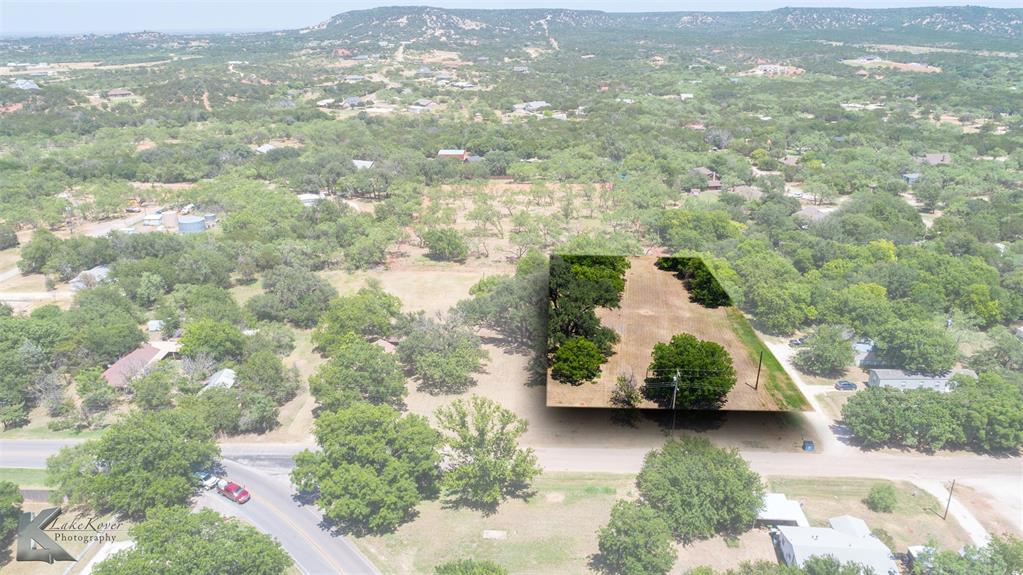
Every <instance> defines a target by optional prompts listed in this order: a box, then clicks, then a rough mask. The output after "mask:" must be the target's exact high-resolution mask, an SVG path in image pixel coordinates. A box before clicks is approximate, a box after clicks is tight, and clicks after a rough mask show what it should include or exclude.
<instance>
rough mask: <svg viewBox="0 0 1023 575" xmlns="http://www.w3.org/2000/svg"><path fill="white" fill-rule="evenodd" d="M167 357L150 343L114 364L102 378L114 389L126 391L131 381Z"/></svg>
mask: <svg viewBox="0 0 1023 575" xmlns="http://www.w3.org/2000/svg"><path fill="white" fill-rule="evenodd" d="M165 355H167V354H166V352H164V351H163V350H161V349H159V348H157V347H155V346H153V345H150V344H148V343H147V344H144V345H142V346H141V347H139V348H137V349H135V350H133V351H132V352H131V353H129V354H128V355H126V356H124V357H122V358H121V359H119V360H117V361H116V362H114V364H113V365H111V366H110V367H108V368H107V370H106V371H104V372H103V375H102V377H103V379H105V380H107V383H109V384H110V385H111V386H112V387H115V388H117V389H125V388H127V387H128V384H130V383H131V380H133V379H135V378H136V377H138V376H140V375H142V374H143V373H145V371H146V369H147V368H148V367H149V366H151V365H153V364H154V363H156V362H158V361H160V359H162V358H163V357H164V356H165Z"/></svg>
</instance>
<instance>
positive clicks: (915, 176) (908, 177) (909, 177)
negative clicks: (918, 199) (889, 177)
mask: <svg viewBox="0 0 1023 575" xmlns="http://www.w3.org/2000/svg"><path fill="white" fill-rule="evenodd" d="M922 176H923V174H921V173H919V172H907V173H905V174H902V179H903V180H905V182H906V185H909V186H912V185H913V184H915V183H916V181H917V180H919V179H920V178H921V177H922Z"/></svg>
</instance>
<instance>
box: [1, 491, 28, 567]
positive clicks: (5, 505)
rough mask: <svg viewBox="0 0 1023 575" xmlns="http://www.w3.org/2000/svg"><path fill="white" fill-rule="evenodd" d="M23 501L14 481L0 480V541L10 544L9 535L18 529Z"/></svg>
mask: <svg viewBox="0 0 1023 575" xmlns="http://www.w3.org/2000/svg"><path fill="white" fill-rule="evenodd" d="M24 501H25V499H24V498H23V497H22V496H21V490H20V489H19V488H18V485H17V484H16V483H12V482H10V481H0V543H3V544H4V545H9V544H10V542H11V537H12V536H14V532H15V531H16V530H17V529H18V517H20V516H21V504H22V503H23V502H24ZM0 559H2V557H0Z"/></svg>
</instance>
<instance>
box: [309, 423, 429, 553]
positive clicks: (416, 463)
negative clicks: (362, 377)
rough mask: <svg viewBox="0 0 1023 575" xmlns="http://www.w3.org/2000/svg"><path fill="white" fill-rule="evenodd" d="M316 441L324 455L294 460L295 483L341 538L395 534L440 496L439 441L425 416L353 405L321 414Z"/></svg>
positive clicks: (315, 454)
mask: <svg viewBox="0 0 1023 575" xmlns="http://www.w3.org/2000/svg"><path fill="white" fill-rule="evenodd" d="M314 435H315V436H316V442H317V443H318V444H319V446H320V448H321V451H317V452H313V451H308V450H306V451H303V452H301V453H299V454H297V455H296V456H295V469H294V470H293V471H292V473H291V479H292V481H293V482H294V484H295V486H296V488H297V489H298V491H299V493H301V494H303V495H305V496H315V497H316V505H317V506H319V508H320V509H321V510H323V514H324V516H325V517H326V518H327V519H328V520H329V521H331V522H333V523H334V524H335V525H336V526H337V527H338V528H340V529H342V530H344V531H351V532H354V533H383V532H388V531H391V530H393V529H394V528H395V527H397V526H398V525H400V524H401V523H403V522H404V521H406V520H407V519H408V518H409V516H410V514H411V513H412V510H413V508H414V507H415V506H416V505H418V504H419V502H420V501H421V500H422V499H423V498H424V497H429V496H432V495H433V494H434V493H435V491H436V482H437V480H438V478H439V476H440V460H441V458H440V453H439V451H438V449H439V447H440V445H441V443H442V439H441V437H440V435H439V434H438V433H437V432H436V431H434V430H433V428H431V427H430V424H429V423H428V422H427V420H426V418H424V417H422V416H418V415H407V416H404V417H402V415H401V414H400V413H398V412H397V411H395V410H394V408H392V407H389V406H386V405H370V404H368V403H355V404H352V405H351V406H349V407H346V408H344V409H340V410H338V411H335V412H327V413H323V414H321V415H320V416H319V418H318V419H317V420H316V423H315V424H314Z"/></svg>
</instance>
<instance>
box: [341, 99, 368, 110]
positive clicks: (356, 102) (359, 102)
mask: <svg viewBox="0 0 1023 575" xmlns="http://www.w3.org/2000/svg"><path fill="white" fill-rule="evenodd" d="M367 104H368V102H367V101H366V100H364V99H362V98H360V97H358V96H348V97H347V98H345V99H344V100H343V101H342V102H341V105H342V106H344V107H345V108H358V107H361V106H365V105H367Z"/></svg>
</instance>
